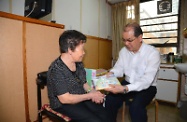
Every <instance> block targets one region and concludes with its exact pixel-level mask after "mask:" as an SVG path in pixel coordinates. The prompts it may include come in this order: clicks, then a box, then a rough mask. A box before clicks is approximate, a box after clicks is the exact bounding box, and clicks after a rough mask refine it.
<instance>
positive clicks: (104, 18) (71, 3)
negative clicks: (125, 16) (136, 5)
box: [52, 0, 112, 38]
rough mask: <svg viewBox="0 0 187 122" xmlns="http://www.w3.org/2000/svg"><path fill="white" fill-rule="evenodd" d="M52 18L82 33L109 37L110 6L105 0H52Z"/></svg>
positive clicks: (67, 27) (66, 27)
mask: <svg viewBox="0 0 187 122" xmlns="http://www.w3.org/2000/svg"><path fill="white" fill-rule="evenodd" d="M53 6H54V8H53V10H52V19H53V20H56V22H57V23H61V24H64V25H65V29H76V30H79V31H81V32H83V33H84V34H87V35H91V36H96V37H101V38H110V37H111V32H112V30H111V7H110V5H108V4H107V3H106V0H54V1H53Z"/></svg>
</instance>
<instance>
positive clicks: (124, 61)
mask: <svg viewBox="0 0 187 122" xmlns="http://www.w3.org/2000/svg"><path fill="white" fill-rule="evenodd" d="M159 67H160V53H159V52H158V50H157V49H156V48H154V47H153V46H150V45H147V44H145V43H142V45H141V47H140V49H139V51H138V52H136V53H133V52H131V51H129V50H128V49H127V48H126V47H123V48H122V49H121V50H120V52H119V58H118V60H117V62H116V64H115V65H114V67H113V68H112V69H111V70H110V71H111V72H113V73H114V75H115V76H116V77H122V76H124V75H125V80H126V81H127V82H129V83H130V84H129V85H127V87H128V89H129V90H128V92H130V91H141V90H144V89H147V88H148V87H150V86H156V82H157V74H158V70H159Z"/></svg>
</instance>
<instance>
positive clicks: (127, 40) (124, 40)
mask: <svg viewBox="0 0 187 122" xmlns="http://www.w3.org/2000/svg"><path fill="white" fill-rule="evenodd" d="M136 38H137V37H135V38H134V39H123V38H122V41H123V42H133V41H134V40H135V39H136Z"/></svg>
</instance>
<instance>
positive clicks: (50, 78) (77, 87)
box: [47, 57, 86, 109]
mask: <svg viewBox="0 0 187 122" xmlns="http://www.w3.org/2000/svg"><path fill="white" fill-rule="evenodd" d="M85 83H86V71H85V69H84V67H83V63H82V62H79V63H76V71H75V72H72V71H71V70H70V69H69V68H68V67H67V66H66V65H65V64H64V62H63V61H62V60H61V58H60V57H58V58H57V59H56V60H55V61H54V62H52V64H51V65H50V67H49V70H48V73H47V89H48V97H49V101H50V106H51V108H52V109H56V108H59V107H61V105H62V103H61V102H60V101H59V99H58V97H57V96H58V95H62V94H65V93H67V92H69V93H70V94H85V93H86V92H85V90H84V88H83V85H84V84H85Z"/></svg>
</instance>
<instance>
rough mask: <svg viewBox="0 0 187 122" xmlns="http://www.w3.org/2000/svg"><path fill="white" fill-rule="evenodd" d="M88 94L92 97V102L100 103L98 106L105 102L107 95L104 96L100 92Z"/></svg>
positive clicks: (93, 91)
mask: <svg viewBox="0 0 187 122" xmlns="http://www.w3.org/2000/svg"><path fill="white" fill-rule="evenodd" d="M88 94H89V95H91V100H92V101H93V102H95V103H98V104H100V103H103V102H104V98H105V95H104V94H102V93H101V92H100V91H96V90H92V91H91V92H89V93H88Z"/></svg>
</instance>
